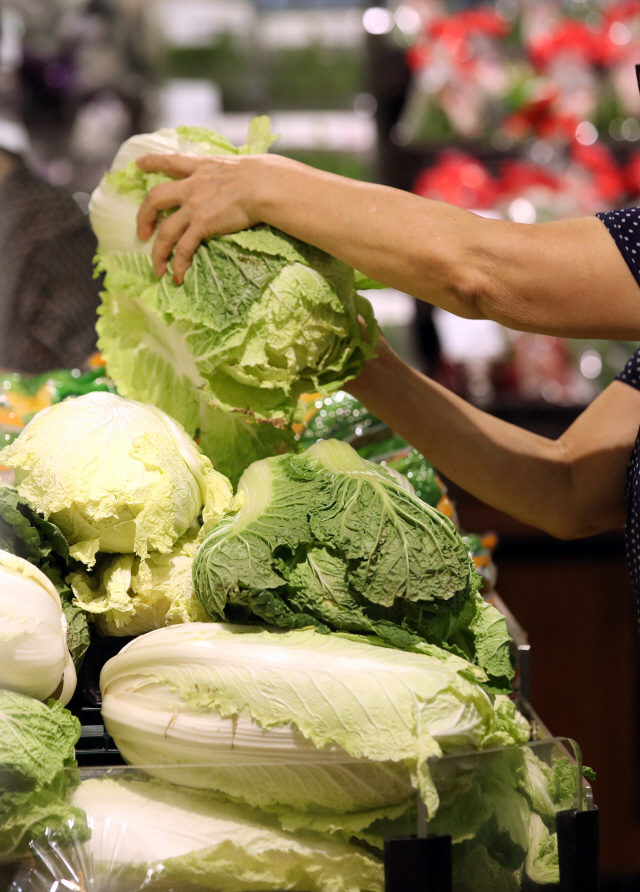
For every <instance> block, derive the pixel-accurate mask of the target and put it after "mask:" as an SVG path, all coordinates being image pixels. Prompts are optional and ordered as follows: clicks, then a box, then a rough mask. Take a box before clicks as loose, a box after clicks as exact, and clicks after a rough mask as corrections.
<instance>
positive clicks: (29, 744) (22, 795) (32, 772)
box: [0, 690, 89, 862]
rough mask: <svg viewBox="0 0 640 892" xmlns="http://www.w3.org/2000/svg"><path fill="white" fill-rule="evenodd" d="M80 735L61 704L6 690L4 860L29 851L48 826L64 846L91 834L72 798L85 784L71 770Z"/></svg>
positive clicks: (0, 718) (1, 715) (0, 778)
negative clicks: (80, 784) (79, 784)
mask: <svg viewBox="0 0 640 892" xmlns="http://www.w3.org/2000/svg"><path fill="white" fill-rule="evenodd" d="M79 737H80V723H79V721H78V720H77V719H76V718H75V717H74V716H72V715H71V713H70V712H67V710H66V709H64V708H63V707H62V706H61V705H60V704H59V703H57V702H55V701H53V700H50V701H49V704H48V705H46V706H45V704H44V703H40V702H39V701H38V700H33V699H31V697H25V696H23V695H21V694H16V693H12V692H10V691H3V690H0V862H2V861H6V860H13V859H15V858H16V857H19V856H21V855H24V854H26V853H27V851H28V847H29V842H30V841H31V840H32V839H37V838H38V837H39V836H40V835H42V834H43V833H44V832H45V830H47V831H48V834H49V838H50V839H53V840H56V841H58V842H60V843H62V844H66V843H69V842H71V841H72V840H74V839H87V838H88V836H89V831H88V828H87V824H86V817H85V815H84V813H83V812H82V811H81V810H80V809H79V808H76V807H74V806H72V805H69V802H68V800H69V796H70V793H71V791H72V789H73V787H74V786H76V785H77V784H78V783H79V782H80V777H79V774H78V773H77V772H74V771H71V770H70V769H72V768H74V767H75V766H76V762H75V759H74V752H73V747H74V745H75V744H76V743H77V741H78V739H79ZM69 822H70V823H71V826H69Z"/></svg>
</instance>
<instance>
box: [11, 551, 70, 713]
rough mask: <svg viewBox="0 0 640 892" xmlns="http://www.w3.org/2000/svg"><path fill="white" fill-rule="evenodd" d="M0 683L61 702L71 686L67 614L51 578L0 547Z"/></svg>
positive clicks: (39, 698)
mask: <svg viewBox="0 0 640 892" xmlns="http://www.w3.org/2000/svg"><path fill="white" fill-rule="evenodd" d="M0 688H4V689H6V690H9V691H17V692H18V693H21V694H27V695H28V696H30V697H35V698H36V699H37V700H46V699H47V697H51V696H54V695H55V696H56V699H59V700H60V701H61V703H63V704H66V703H68V702H69V700H70V699H71V697H72V696H73V692H74V691H75V688H76V672H75V668H74V665H73V662H72V660H71V654H70V653H69V650H68V648H67V620H66V617H65V615H64V613H63V612H62V602H61V601H60V596H59V595H58V592H57V591H56V589H55V587H54V585H53V583H52V582H51V581H50V580H49V579H47V577H46V576H45V575H44V573H42V572H41V571H40V570H38V568H37V567H34V566H33V564H30V563H29V561H26V560H24V559H23V558H20V557H16V556H15V555H14V554H10V553H9V552H7V551H0Z"/></svg>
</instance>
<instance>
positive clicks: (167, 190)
mask: <svg viewBox="0 0 640 892" xmlns="http://www.w3.org/2000/svg"><path fill="white" fill-rule="evenodd" d="M138 164H139V166H140V167H141V168H142V169H143V170H146V171H161V172H164V173H166V174H168V175H169V176H172V177H178V178H179V179H178V180H172V181H171V182H167V183H163V184H160V185H158V186H154V187H153V189H151V190H150V191H149V194H148V195H147V198H146V199H145V201H144V202H143V204H142V206H141V207H140V211H139V213H138V235H139V237H140V238H141V239H148V238H149V237H150V236H151V234H152V233H153V231H154V227H155V224H156V222H157V220H158V214H159V213H160V212H161V211H163V210H169V209H175V208H178V210H177V211H176V212H175V213H173V214H170V215H169V216H168V217H167V218H166V219H165V220H164V221H163V222H162V223H161V224H160V226H159V227H158V231H157V235H156V240H155V243H154V246H153V252H152V256H153V262H154V269H155V271H156V273H157V275H158V276H162V275H164V273H165V272H166V269H167V262H168V259H169V257H170V256H171V255H172V253H173V260H172V262H173V274H174V276H175V277H176V281H177V282H178V284H180V283H181V282H182V281H183V278H184V274H185V273H186V270H187V269H188V267H189V263H190V261H191V257H192V255H193V253H194V251H195V250H196V249H197V247H198V245H199V244H200V242H201V241H202V239H203V238H208V237H210V236H212V235H220V234H224V233H230V232H237V231H238V230H240V229H245V228H247V227H249V226H253V225H255V224H258V223H261V222H263V223H270V224H272V225H273V226H275V227H277V228H279V229H282V230H284V231H285V232H288V233H289V234H291V235H293V236H296V237H297V238H300V239H302V240H303V241H306V242H309V243H310V244H312V245H316V246H317V247H319V248H323V249H324V250H326V251H327V252H329V253H331V254H333V255H335V256H336V257H339V258H340V259H341V260H344V261H345V262H346V263H348V264H349V265H350V266H353V267H355V268H356V269H359V270H361V271H362V272H363V273H366V274H367V275H369V276H371V277H372V278H374V279H378V280H380V281H381V282H383V283H384V284H386V285H390V286H392V287H394V288H398V289H399V290H401V291H406V292H407V293H409V294H412V295H414V296H415V297H418V298H420V299H421V300H424V301H427V302H428V303H432V304H435V305H436V306H439V307H442V308H443V309H445V310H450V311H452V312H454V313H457V314H458V315H460V316H468V317H472V318H474V317H475V318H487V319H494V320H496V321H497V322H501V323H503V324H504V325H506V326H508V327H510V328H515V329H519V330H522V331H536V332H540V333H550V334H556V335H563V336H567V337H582V336H588V337H597V338H621V339H630V340H637V339H638V338H640V300H638V285H637V283H636V281H635V279H634V277H633V275H632V273H631V272H630V270H629V267H628V266H627V264H626V263H625V261H624V260H623V258H622V255H621V253H620V251H619V250H618V248H617V247H616V244H615V242H614V240H613V239H612V238H611V236H610V235H609V233H608V232H607V230H606V228H605V227H604V225H603V224H602V222H601V221H600V220H598V219H596V218H595V217H591V218H589V217H585V218H581V219H576V220H561V221H557V222H555V223H541V224H533V225H531V226H530V225H525V224H519V223H510V222H505V221H500V220H487V219H484V218H482V217H479V216H477V215H476V214H472V213H469V212H468V211H463V210H460V209H459V208H454V207H452V206H450V205H447V204H444V203H442V202H438V201H427V200H426V199H423V198H419V197H418V196H416V195H411V194H409V193H407V192H402V191H400V190H397V189H390V188H388V187H385V186H376V185H373V184H371V183H361V182H358V181H355V180H350V179H347V178H345V177H338V176H335V175H333V174H328V173H325V172H323V171H319V170H315V169H314V168H311V167H308V166H306V165H304V164H299V163H297V162H294V161H291V160H290V159H287V158H281V157H278V156H268V155H254V156H251V155H244V156H241V157H237V156H231V157H227V156H223V157H214V158H195V157H191V156H187V155H147V156H145V157H144V158H140V159H138ZM639 244H640V242H639ZM635 250H636V249H635V248H633V249H632V251H635Z"/></svg>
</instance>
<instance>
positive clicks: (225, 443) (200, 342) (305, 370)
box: [91, 118, 377, 482]
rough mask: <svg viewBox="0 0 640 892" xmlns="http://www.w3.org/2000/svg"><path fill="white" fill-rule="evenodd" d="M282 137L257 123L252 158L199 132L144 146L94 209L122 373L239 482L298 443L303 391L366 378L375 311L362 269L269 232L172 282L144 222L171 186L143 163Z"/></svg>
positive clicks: (150, 139)
mask: <svg viewBox="0 0 640 892" xmlns="http://www.w3.org/2000/svg"><path fill="white" fill-rule="evenodd" d="M271 139H272V138H271V136H270V132H269V122H268V119H265V118H257V119H254V121H253V122H252V125H251V128H250V133H249V140H248V142H247V144H246V145H245V146H244V147H242V148H241V149H236V148H235V147H234V146H232V145H231V144H230V143H228V142H227V141H226V140H224V139H223V138H222V137H220V136H218V135H217V134H215V133H213V132H211V131H207V130H205V129H203V128H194V127H179V128H177V130H161V131H158V132H157V133H153V134H143V135H141V136H135V137H132V138H131V139H130V140H128V141H127V142H126V143H124V145H123V146H122V147H121V149H120V151H119V152H118V154H117V156H116V158H115V160H114V162H113V165H112V168H111V171H110V172H109V173H107V174H106V175H105V176H104V177H103V179H102V181H101V183H100V185H99V186H98V188H97V189H96V191H95V192H94V194H93V197H92V201H91V222H92V226H93V229H94V231H95V233H96V236H97V238H98V254H97V259H96V260H97V269H98V270H99V271H101V272H104V274H105V292H104V294H103V304H102V307H101V308H100V310H99V313H100V320H99V322H98V333H99V346H100V349H101V351H102V354H103V356H104V357H105V359H106V362H107V368H108V371H109V375H110V376H111V378H112V379H113V380H114V381H115V383H116V385H117V387H118V391H119V392H120V393H121V394H123V395H124V396H128V397H132V398H135V399H139V400H142V401H145V402H151V403H153V404H154V405H156V406H158V407H159V408H161V409H163V410H164V411H166V412H168V413H169V414H171V415H172V416H173V417H174V418H176V419H177V420H178V421H179V422H180V423H181V424H182V425H183V426H184V427H185V429H186V430H187V431H188V433H190V434H191V435H194V436H195V435H196V434H197V433H199V434H200V437H201V440H200V442H201V445H202V447H203V449H204V450H205V452H206V453H207V454H208V455H209V457H210V458H211V460H212V461H213V463H214V466H215V467H216V468H217V469H218V470H220V471H221V472H223V473H225V474H227V475H228V476H229V477H230V478H231V479H232V480H234V482H235V481H236V480H237V479H238V477H239V476H240V472H241V471H242V470H243V469H244V467H246V466H247V464H249V463H250V462H251V461H254V460H256V459H258V458H262V457H264V456H266V455H270V454H274V452H283V451H285V450H289V449H291V448H292V447H293V438H292V434H291V430H290V427H289V425H290V424H291V422H293V421H296V420H300V419H301V416H302V413H303V409H302V406H301V404H300V402H299V397H300V396H301V394H303V393H308V392H311V393H313V392H316V391H321V392H329V391H333V390H337V389H339V388H340V387H341V386H342V385H343V384H344V383H345V382H346V381H348V380H349V379H351V378H354V377H356V376H357V375H358V374H359V373H360V371H361V370H362V368H363V366H364V364H365V362H366V361H367V359H369V358H370V357H371V356H372V355H373V350H374V345H375V339H376V333H377V330H376V326H375V321H374V319H373V314H372V311H371V306H370V304H369V303H368V301H367V300H366V298H364V297H362V296H361V295H359V294H358V293H357V291H356V285H355V277H354V271H353V270H352V269H351V268H350V267H348V266H346V265H345V264H343V263H341V262H340V261H338V260H336V259H335V258H333V257H331V256H329V255H328V254H325V253H324V252H322V251H320V250H318V249H316V248H314V247H312V246H310V245H307V244H305V243H303V242H301V241H299V240H297V239H294V238H292V237H290V236H288V235H286V234H285V233H283V232H280V231H278V230H275V229H273V228H271V227H269V226H265V225H259V226H255V227H252V228H251V229H249V230H246V231H243V232H238V233H235V234H232V235H223V236H219V237H216V238H209V239H205V241H204V242H203V243H202V244H201V245H200V247H199V248H198V249H197V251H196V253H195V255H194V258H193V261H192V264H191V267H190V269H189V271H188V273H187V275H186V278H185V281H184V284H183V285H179V286H178V285H175V284H174V281H173V268H172V264H171V262H170V263H169V269H168V271H167V273H166V274H165V275H164V276H163V277H162V279H161V280H158V279H157V278H156V276H155V274H154V272H153V268H152V263H151V249H152V241H150V242H148V243H143V242H141V241H140V240H139V239H138V238H137V235H136V214H137V211H138V208H139V206H140V204H141V202H142V201H143V199H144V197H145V196H146V194H147V192H148V191H149V189H150V188H152V187H153V186H154V185H157V184H158V183H160V182H166V181H167V180H168V179H169V178H168V177H166V176H164V175H162V174H156V173H154V174H146V173H143V172H142V171H141V170H140V169H139V168H138V167H137V166H136V164H135V159H136V158H138V157H140V156H141V155H143V154H145V153H146V152H149V151H162V152H175V151H181V152H190V153H192V154H196V155H199V156H205V157H206V156H209V155H213V154H216V155H219V154H246V153H255V152H264V151H266V150H267V149H268V147H269V145H270V142H271ZM358 315H360V316H362V317H363V318H364V319H365V320H366V322H367V326H368V329H369V336H368V340H367V339H366V338H365V337H364V336H363V334H362V331H361V329H360V324H359V321H358ZM229 416H230V417H229ZM259 422H263V424H260V423H259ZM273 427H275V429H276V431H275V432H274V431H273V430H270V428H273ZM230 429H231V430H233V431H234V434H235V436H236V437H237V439H238V442H239V448H238V452H237V453H235V452H233V451H232V450H231V449H230V446H229V439H228V434H229V430H230Z"/></svg>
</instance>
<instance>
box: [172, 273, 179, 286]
mask: <svg viewBox="0 0 640 892" xmlns="http://www.w3.org/2000/svg"><path fill="white" fill-rule="evenodd" d="M173 284H174V285H179V284H180V281H179V279H178V277H177V275H176V274H175V273H174V274H173Z"/></svg>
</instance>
